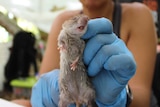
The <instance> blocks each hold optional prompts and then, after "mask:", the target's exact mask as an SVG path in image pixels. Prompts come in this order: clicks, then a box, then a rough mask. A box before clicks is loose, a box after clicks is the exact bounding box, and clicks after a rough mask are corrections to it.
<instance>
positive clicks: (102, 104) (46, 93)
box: [31, 18, 136, 107]
mask: <svg viewBox="0 0 160 107" xmlns="http://www.w3.org/2000/svg"><path fill="white" fill-rule="evenodd" d="M82 38H83V39H85V40H87V43H86V48H85V51H84V62H85V64H86V65H87V66H88V75H89V76H91V77H92V79H93V80H92V83H93V85H94V87H95V90H96V103H97V104H98V106H99V107H125V105H126V90H125V86H126V84H127V83H128V80H129V79H130V78H131V77H132V76H133V75H134V73H135V70H136V64H135V61H134V58H133V56H132V54H131V53H130V51H129V50H128V49H127V47H126V46H125V44H124V42H123V41H122V40H120V39H118V38H117V36H116V35H115V34H114V33H113V31H112V24H111V23H110V21H109V20H107V19H105V18H99V19H93V20H90V21H89V23H88V30H87V32H86V34H85V35H84V36H83V37H82ZM58 76H59V70H54V71H51V72H49V73H46V74H44V75H43V76H42V77H41V78H40V79H39V81H38V82H37V83H36V85H35V86H34V87H33V90H32V97H31V102H32V107H57V105H58V100H59V89H58ZM71 106H73V107H74V105H71ZM71 106H70V107H71Z"/></svg>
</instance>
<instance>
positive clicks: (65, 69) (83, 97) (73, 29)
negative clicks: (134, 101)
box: [58, 15, 96, 107]
mask: <svg viewBox="0 0 160 107" xmlns="http://www.w3.org/2000/svg"><path fill="white" fill-rule="evenodd" d="M87 23H88V17H87V16H85V15H77V16H75V17H73V18H71V19H69V20H67V21H65V22H64V23H63V25H62V30H61V32H60V35H59V37H58V49H59V51H60V77H59V88H60V100H59V105H58V106H59V107H67V106H68V105H69V104H71V103H75V104H76V107H81V106H82V105H86V106H87V107H96V104H95V102H94V100H95V90H94V89H93V87H92V85H91V82H90V80H89V78H88V76H87V70H86V67H85V65H84V63H83V59H82V56H83V50H84V48H85V42H84V40H82V39H81V36H83V34H84V33H85V32H86V30H87Z"/></svg>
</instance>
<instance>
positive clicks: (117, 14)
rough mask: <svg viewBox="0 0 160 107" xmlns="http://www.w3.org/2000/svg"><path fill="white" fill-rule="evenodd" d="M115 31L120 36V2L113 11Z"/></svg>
mask: <svg viewBox="0 0 160 107" xmlns="http://www.w3.org/2000/svg"><path fill="white" fill-rule="evenodd" d="M112 24H113V31H114V33H115V34H116V35H117V36H118V37H119V38H120V25H121V5H120V3H115V6H114V11H113V19H112Z"/></svg>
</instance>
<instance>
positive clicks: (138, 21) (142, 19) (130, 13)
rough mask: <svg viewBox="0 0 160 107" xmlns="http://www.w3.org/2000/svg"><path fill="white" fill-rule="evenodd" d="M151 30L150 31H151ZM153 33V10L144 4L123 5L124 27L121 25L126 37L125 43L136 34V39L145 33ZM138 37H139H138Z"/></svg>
mask: <svg viewBox="0 0 160 107" xmlns="http://www.w3.org/2000/svg"><path fill="white" fill-rule="evenodd" d="M149 29H150V30H149ZM148 30H149V31H153V30H154V21H153V17H152V13H151V10H150V9H149V8H148V7H147V6H146V5H145V4H142V3H122V25H121V32H122V34H121V35H125V37H124V36H123V37H122V38H124V40H125V41H127V38H128V37H129V36H131V34H133V33H134V37H135V36H136V35H137V34H135V33H136V32H137V33H138V35H140V34H141V33H143V35H145V32H143V31H148ZM138 35H137V36H138Z"/></svg>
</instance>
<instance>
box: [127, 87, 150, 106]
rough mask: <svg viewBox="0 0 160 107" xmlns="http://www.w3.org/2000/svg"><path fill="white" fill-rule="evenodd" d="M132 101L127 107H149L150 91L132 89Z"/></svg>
mask: <svg viewBox="0 0 160 107" xmlns="http://www.w3.org/2000/svg"><path fill="white" fill-rule="evenodd" d="M132 93H133V100H132V103H131V105H130V106H129V107H150V94H151V92H150V90H149V89H138V88H136V89H133V88H132Z"/></svg>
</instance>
